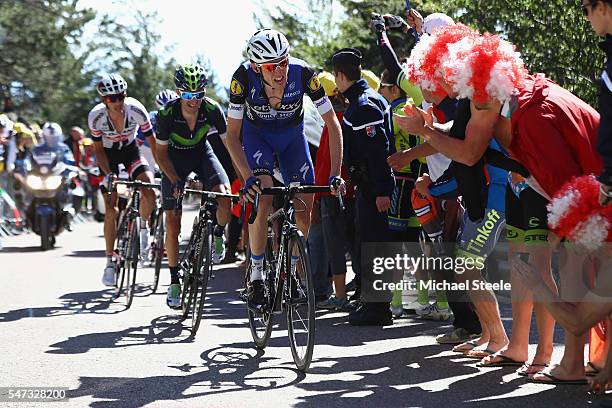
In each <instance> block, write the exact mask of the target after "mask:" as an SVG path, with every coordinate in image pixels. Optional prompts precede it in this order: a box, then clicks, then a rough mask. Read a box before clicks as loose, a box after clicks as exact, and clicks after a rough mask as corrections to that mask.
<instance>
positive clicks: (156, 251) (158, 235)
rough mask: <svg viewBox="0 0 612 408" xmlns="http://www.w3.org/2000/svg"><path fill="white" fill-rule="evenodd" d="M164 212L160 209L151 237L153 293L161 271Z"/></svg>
mask: <svg viewBox="0 0 612 408" xmlns="http://www.w3.org/2000/svg"><path fill="white" fill-rule="evenodd" d="M164 216H165V214H164V212H163V211H160V213H159V215H158V216H157V219H156V228H155V235H154V238H153V248H152V251H153V265H154V267H155V275H154V276H153V288H152V290H151V291H152V292H153V293H155V292H156V291H157V286H158V285H159V274H160V273H161V266H162V260H163V258H164V240H165V231H164V228H165V226H164Z"/></svg>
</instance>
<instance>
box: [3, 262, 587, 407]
mask: <svg viewBox="0 0 612 408" xmlns="http://www.w3.org/2000/svg"><path fill="white" fill-rule="evenodd" d="M241 282H242V271H240V270H238V269H236V268H224V269H221V270H219V271H217V278H216V279H214V280H211V281H210V288H209V291H208V299H207V300H208V302H207V307H206V309H205V314H204V317H203V318H204V322H205V323H204V324H212V325H214V326H217V327H221V328H239V327H243V328H244V330H248V324H247V323H246V309H245V306H244V304H243V303H240V302H238V300H237V299H238V290H239V289H240V284H241ZM0 316H1V315H0ZM276 320H277V322H278V326H277V328H276V329H275V330H283V329H284V328H285V327H286V322H285V318H284V316H276ZM189 323H190V322H189V321H186V322H182V321H181V320H180V319H179V316H177V315H169V316H161V317H159V318H156V319H154V320H152V321H151V322H150V324H147V325H142V326H137V327H132V328H128V329H125V330H121V331H116V332H102V333H90V334H84V335H79V336H75V337H70V338H69V339H67V340H64V341H61V342H59V343H55V344H53V345H51V346H50V347H51V349H50V350H48V351H47V353H51V354H80V353H86V352H88V351H90V350H92V349H96V348H111V349H114V348H121V347H129V346H139V345H145V344H173V343H188V342H193V341H194V338H193V337H192V336H190V333H189V330H188V328H187V325H188V324H189ZM439 331H440V324H439V323H434V322H428V321H422V320H418V319H412V318H408V319H402V320H401V321H400V322H398V323H396V324H395V325H394V326H391V327H388V328H384V329H383V328H377V327H352V326H349V325H348V324H347V323H346V315H342V314H320V315H318V319H317V334H316V344H317V346H315V353H314V358H313V363H312V366H311V369H310V370H309V374H304V373H300V372H299V371H297V370H296V369H295V367H294V366H293V363H292V361H291V360H290V359H288V358H285V357H283V359H281V358H278V357H273V356H271V355H270V353H266V351H265V350H257V349H256V348H254V346H253V343H251V342H235V343H226V344H222V345H221V346H218V347H214V348H211V349H208V350H206V351H204V352H203V353H202V354H201V355H200V358H201V360H202V361H201V363H192V364H186V363H185V364H181V363H180V362H177V363H176V365H170V366H169V367H170V368H172V369H175V370H176V371H177V373H176V375H158V376H148V377H142V378H139V377H80V379H79V380H80V386H79V387H78V388H77V389H76V390H72V391H70V392H69V396H70V397H71V398H77V397H82V396H90V397H93V398H97V399H104V400H106V401H96V402H93V403H92V404H91V406H92V407H105V408H106V407H127V408H130V407H140V406H143V405H147V404H152V403H158V404H160V403H162V402H161V401H179V402H184V403H185V404H186V405H193V406H207V404H205V403H204V402H205V401H206V399H205V397H206V396H213V395H222V394H228V397H223V398H234V400H232V401H234V402H235V404H234V406H236V405H238V406H239V405H241V404H240V403H239V402H238V401H236V400H235V398H236V395H238V394H236V392H238V391H247V390H255V391H267V390H275V389H282V388H284V387H293V388H294V391H293V392H295V388H297V389H298V395H301V396H300V397H299V398H298V399H299V402H298V403H297V405H295V406H298V407H311V406H320V407H337V406H351V407H357V406H359V407H377V408H378V407H394V408H395V407H400V406H414V407H424V408H440V407H446V406H453V407H456V406H466V407H486V408H489V407H516V406H520V405H526V406H529V407H530V408H535V407H551V406H554V407H555V408H565V407H567V408H570V407H571V408H575V407H582V406H587V405H588V403H589V400H588V398H589V397H588V396H587V395H586V394H585V392H584V388H583V387H571V386H567V387H556V388H555V387H553V386H547V385H532V384H528V383H526V382H525V379H523V378H521V377H518V376H517V375H515V374H513V371H512V369H503V368H494V369H479V368H477V367H475V363H476V362H477V361H475V360H467V359H465V358H463V357H462V356H461V355H455V354H451V353H449V352H448V350H449V347H448V346H441V345H437V344H435V342H434V340H433V338H434V335H435V334H436V333H437V332H439ZM203 333H205V332H203ZM199 335H201V334H199ZM402 339H405V347H402V342H401V341H402ZM391 340H393V343H392V346H391V345H390V346H388V347H387V346H386V343H385V341H391ZM398 340H399V342H398ZM389 344H391V343H389ZM398 344H399V345H398ZM323 346H328V347H327V350H328V351H327V353H326V355H325V356H321V355H320V354H319V355H317V347H323ZM275 347H281V348H283V349H284V350H286V352H287V356H290V355H291V353H290V350H289V346H288V339H287V338H286V334H281V335H278V333H276V335H274V334H273V337H272V338H271V339H270V342H269V345H268V348H275ZM343 347H349V348H353V349H354V353H351V354H350V355H348V356H347V353H346V352H344V351H342V354H340V353H338V356H333V354H332V356H331V357H330V352H329V350H330V349H331V350H332V352H333V350H339V351H340V350H343V349H342V348H343ZM164 350H166V352H167V350H171V348H165V349H164ZM145 375H146V374H145ZM300 390H301V392H300ZM229 393H234V394H231V397H230V396H229ZM307 394H308V395H307ZM261 395H262V397H261V398H262V400H261V401H260V400H258V401H257V403H258V405H265V404H264V403H262V401H265V398H266V397H265V395H266V394H261ZM203 397H204V398H203ZM195 398H202V399H199V400H197V401H196V400H195ZM203 401H204V402H203ZM228 401H229V400H228ZM251 402H255V401H251ZM213 405H214V404H213ZM227 405H231V404H229V403H228V404H227ZM247 405H252V404H248V403H247V404H245V406H247Z"/></svg>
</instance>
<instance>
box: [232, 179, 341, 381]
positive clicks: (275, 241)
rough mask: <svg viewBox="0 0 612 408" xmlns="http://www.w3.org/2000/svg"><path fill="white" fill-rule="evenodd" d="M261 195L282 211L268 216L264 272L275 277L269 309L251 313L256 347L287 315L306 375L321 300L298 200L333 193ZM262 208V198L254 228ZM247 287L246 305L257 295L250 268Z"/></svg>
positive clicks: (296, 189)
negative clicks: (298, 218) (277, 318)
mask: <svg viewBox="0 0 612 408" xmlns="http://www.w3.org/2000/svg"><path fill="white" fill-rule="evenodd" d="M261 190H262V193H261V194H263V195H275V196H281V197H282V205H281V207H280V208H279V209H278V210H276V211H275V212H273V213H272V214H271V215H270V216H268V237H267V243H266V250H265V254H264V268H265V270H267V271H269V273H268V274H267V276H265V277H264V298H265V303H264V305H262V307H260V308H258V309H255V308H252V307H247V309H248V315H249V327H250V329H251V334H252V336H253V340H254V342H255V345H256V346H257V347H258V348H260V349H263V348H265V347H266V345H267V344H268V341H269V339H270V336H271V334H272V326H273V320H274V319H273V318H274V315H276V314H281V313H282V312H285V313H286V316H287V328H288V332H289V344H290V346H291V353H292V355H293V361H294V362H295V364H296V366H297V368H298V369H299V370H301V371H305V370H307V369H308V367H309V366H310V362H311V361H312V354H313V350H314V340H315V295H314V286H313V281H312V270H311V265H310V255H309V251H308V246H307V244H306V240H305V238H304V235H303V234H302V232H301V231H300V230H299V229H298V227H297V225H296V222H295V212H296V210H295V208H294V200H296V199H297V200H299V198H297V197H296V194H298V193H303V194H311V193H329V192H330V187H328V186H302V185H300V184H299V183H291V184H289V185H288V186H284V187H270V188H262V189H261ZM339 200H342V198H341V197H339ZM300 201H301V200H300ZM258 202H259V197H258V195H257V196H256V197H255V203H254V205H253V206H252V212H251V216H250V219H249V223H252V222H253V221H254V219H255V217H256V214H257V205H258ZM304 207H305V205H304ZM244 284H245V287H244V289H243V291H242V296H241V297H242V298H243V300H245V301H246V299H247V297H248V293H250V292H251V291H252V288H251V282H250V267H247V268H246V272H245V278H244ZM247 304H248V303H247Z"/></svg>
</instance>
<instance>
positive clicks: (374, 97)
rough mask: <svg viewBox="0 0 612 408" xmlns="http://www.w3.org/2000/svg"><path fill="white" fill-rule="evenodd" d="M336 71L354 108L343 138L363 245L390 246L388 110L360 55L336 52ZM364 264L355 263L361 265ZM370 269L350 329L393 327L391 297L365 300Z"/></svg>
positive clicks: (340, 87)
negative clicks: (370, 83)
mask: <svg viewBox="0 0 612 408" xmlns="http://www.w3.org/2000/svg"><path fill="white" fill-rule="evenodd" d="M332 65H333V73H334V77H335V80H336V85H337V86H338V90H339V91H340V92H341V93H342V94H343V95H344V97H345V98H346V99H347V100H348V102H349V106H348V107H347V109H346V112H345V113H344V118H343V122H342V134H343V139H344V146H345V147H344V161H345V163H346V165H347V167H348V168H349V171H350V178H351V181H352V182H353V184H354V185H356V190H357V197H356V213H357V217H356V218H357V219H356V222H357V232H358V235H359V240H360V243H361V244H363V243H366V242H388V241H389V238H390V233H389V227H388V219H387V212H388V210H389V207H390V205H391V199H390V197H391V195H392V194H393V189H394V188H395V180H394V178H393V172H392V171H391V168H390V167H389V165H388V164H387V157H388V156H389V153H390V151H389V149H390V148H391V144H390V140H392V139H391V138H392V130H391V115H390V111H389V109H388V104H387V101H386V100H385V99H384V98H383V97H382V96H381V95H380V94H378V93H377V92H375V91H374V90H373V89H371V88H370V87H369V86H368V83H367V82H366V81H365V80H364V79H361V52H360V51H359V50H357V49H354V48H343V49H341V50H339V51H337V52H336V53H335V54H334V55H333V57H332ZM360 258H361V257H358V258H357V260H356V261H357V262H359V259H360ZM365 267H367V268H369V269H367V270H366V269H365ZM371 269H372V268H371V266H368V265H366V264H365V263H364V264H362V277H361V283H363V287H362V300H363V301H364V302H363V303H362V304H361V306H360V307H358V308H357V310H355V311H354V312H353V313H351V314H350V315H349V323H350V324H352V325H356V326H365V325H381V326H384V325H389V324H392V323H393V321H392V319H391V312H390V310H389V302H390V300H391V293H390V292H388V291H385V292H377V293H376V296H375V297H369V296H367V295H366V293H367V291H366V287H365V285H366V283H365V282H366V281H367V279H366V275H368V277H372V270H371ZM372 300H375V301H372Z"/></svg>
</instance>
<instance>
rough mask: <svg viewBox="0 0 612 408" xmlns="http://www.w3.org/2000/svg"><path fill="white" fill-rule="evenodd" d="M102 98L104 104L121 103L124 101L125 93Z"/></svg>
mask: <svg viewBox="0 0 612 408" xmlns="http://www.w3.org/2000/svg"><path fill="white" fill-rule="evenodd" d="M102 98H103V99H104V102H106V103H109V102H117V101H122V100H124V99H125V92H122V93H120V94H113V95H106V96H103V97H102Z"/></svg>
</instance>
